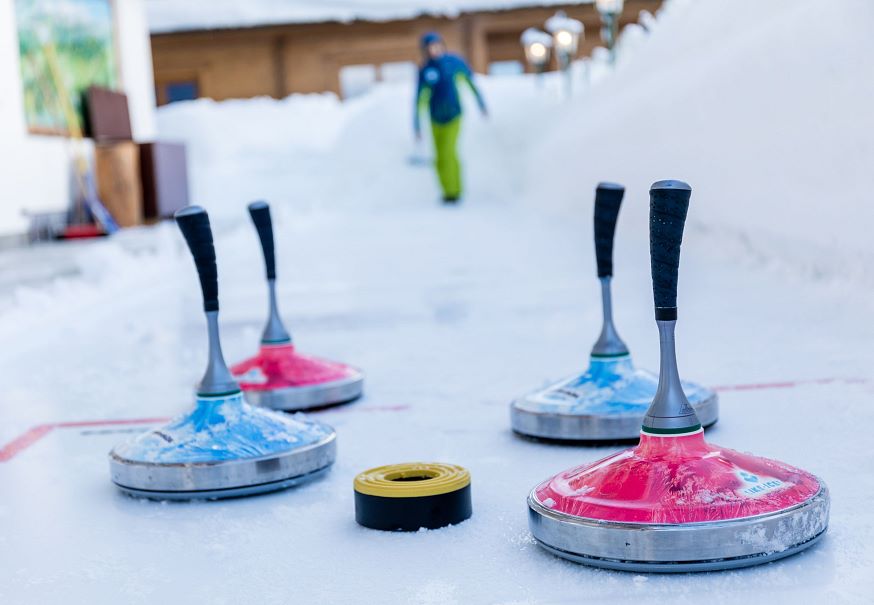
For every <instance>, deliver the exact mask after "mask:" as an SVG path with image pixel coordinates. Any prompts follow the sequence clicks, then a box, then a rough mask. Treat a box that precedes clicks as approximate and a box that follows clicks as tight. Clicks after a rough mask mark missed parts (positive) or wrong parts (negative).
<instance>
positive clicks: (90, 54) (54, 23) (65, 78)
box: [15, 0, 118, 135]
mask: <svg viewBox="0 0 874 605" xmlns="http://www.w3.org/2000/svg"><path fill="white" fill-rule="evenodd" d="M15 19H16V23H17V27H18V45H19V57H20V68H21V80H22V86H23V88H24V91H23V92H24V112H25V119H26V121H27V127H28V129H29V131H30V132H32V133H37V134H58V135H66V134H70V132H71V129H70V124H69V123H68V121H69V120H68V118H67V115H68V110H67V109H65V99H66V100H67V101H68V102H69V104H71V105H72V110H73V115H75V119H76V120H78V126H79V127H81V126H82V124H84V118H85V116H84V112H83V97H84V93H85V91H86V90H87V89H88V87H89V86H91V85H97V86H103V87H105V88H117V87H118V63H117V59H116V52H115V38H114V30H115V27H114V21H113V10H112V0H15ZM52 54H53V55H54V56H55V57H56V61H53V60H52V59H51V55H52ZM53 63H54V64H55V66H56V67H57V69H54V68H53ZM58 80H60V81H58ZM59 87H61V88H62V91H61V92H60V93H59Z"/></svg>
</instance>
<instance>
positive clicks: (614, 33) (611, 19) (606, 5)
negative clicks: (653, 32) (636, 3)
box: [595, 0, 625, 63]
mask: <svg viewBox="0 0 874 605" xmlns="http://www.w3.org/2000/svg"><path fill="white" fill-rule="evenodd" d="M624 4H625V0H595V6H596V7H597V8H598V12H599V13H600V14H601V22H602V23H603V27H601V39H602V40H603V41H604V44H606V45H607V50H609V51H610V62H611V63H613V62H615V61H616V51H615V49H614V47H615V46H616V38H618V37H619V15H621V14H622V8H623V6H624Z"/></svg>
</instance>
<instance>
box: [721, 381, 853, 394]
mask: <svg viewBox="0 0 874 605" xmlns="http://www.w3.org/2000/svg"><path fill="white" fill-rule="evenodd" d="M834 382H841V383H844V384H863V383H866V382H868V380H867V379H866V378H817V379H814V380H787V381H785V382H759V383H753V384H729V385H724V386H718V387H713V390H714V391H763V390H766V389H794V388H795V387H800V386H805V385H809V384H832V383H834Z"/></svg>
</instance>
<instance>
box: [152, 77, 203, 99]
mask: <svg viewBox="0 0 874 605" xmlns="http://www.w3.org/2000/svg"><path fill="white" fill-rule="evenodd" d="M197 88H198V87H197V82H196V81H194V80H185V81H181V82H168V83H167V84H164V86H163V89H164V90H163V92H164V94H163V95H158V96H159V97H162V100H163V102H164V103H175V102H176V101H193V100H194V99H197V98H198V97H200V94H199V93H198V89H197Z"/></svg>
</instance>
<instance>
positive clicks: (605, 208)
mask: <svg viewBox="0 0 874 605" xmlns="http://www.w3.org/2000/svg"><path fill="white" fill-rule="evenodd" d="M624 195H625V187H623V186H622V185H618V184H616V183H598V187H597V189H595V258H596V259H597V261H598V277H611V276H612V275H613V236H614V235H615V234H616V219H617V218H619V207H620V206H621V205H622V196H624Z"/></svg>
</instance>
